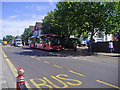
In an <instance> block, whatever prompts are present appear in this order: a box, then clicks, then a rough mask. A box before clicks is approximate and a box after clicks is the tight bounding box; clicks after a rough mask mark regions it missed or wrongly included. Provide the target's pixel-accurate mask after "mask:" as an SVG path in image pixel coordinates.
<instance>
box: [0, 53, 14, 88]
mask: <svg viewBox="0 0 120 90" xmlns="http://www.w3.org/2000/svg"><path fill="white" fill-rule="evenodd" d="M15 87H16V77H14V75H13V73H12V71H11V70H10V67H9V65H8V64H7V62H6V60H5V58H4V57H3V56H2V52H0V89H3V90H4V89H12V90H15Z"/></svg>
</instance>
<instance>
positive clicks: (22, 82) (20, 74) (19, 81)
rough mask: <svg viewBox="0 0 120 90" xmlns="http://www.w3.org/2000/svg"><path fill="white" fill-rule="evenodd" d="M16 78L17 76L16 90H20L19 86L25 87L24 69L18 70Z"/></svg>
mask: <svg viewBox="0 0 120 90" xmlns="http://www.w3.org/2000/svg"><path fill="white" fill-rule="evenodd" d="M17 73H18V76H17V85H16V89H17V90H21V86H22V87H23V85H25V80H24V78H25V76H24V75H23V74H24V69H23V68H19V70H18V72H17Z"/></svg>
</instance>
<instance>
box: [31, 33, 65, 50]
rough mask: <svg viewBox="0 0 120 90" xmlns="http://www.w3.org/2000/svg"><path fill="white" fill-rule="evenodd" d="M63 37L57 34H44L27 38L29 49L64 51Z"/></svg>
mask: <svg viewBox="0 0 120 90" xmlns="http://www.w3.org/2000/svg"><path fill="white" fill-rule="evenodd" d="M63 43H64V36H63V35H57V34H44V35H39V36H37V37H35V36H32V37H30V38H29V47H31V48H37V49H44V50H57V51H61V50H64V46H63Z"/></svg>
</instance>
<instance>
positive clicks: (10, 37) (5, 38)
mask: <svg viewBox="0 0 120 90" xmlns="http://www.w3.org/2000/svg"><path fill="white" fill-rule="evenodd" d="M13 39H14V36H12V35H6V36H5V37H3V41H7V42H8V43H9V42H10V41H12V40H13Z"/></svg>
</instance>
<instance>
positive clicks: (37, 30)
mask: <svg viewBox="0 0 120 90" xmlns="http://www.w3.org/2000/svg"><path fill="white" fill-rule="evenodd" d="M42 23H43V22H36V23H35V31H34V32H33V36H38V35H40V34H41V33H42V31H41V28H42Z"/></svg>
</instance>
